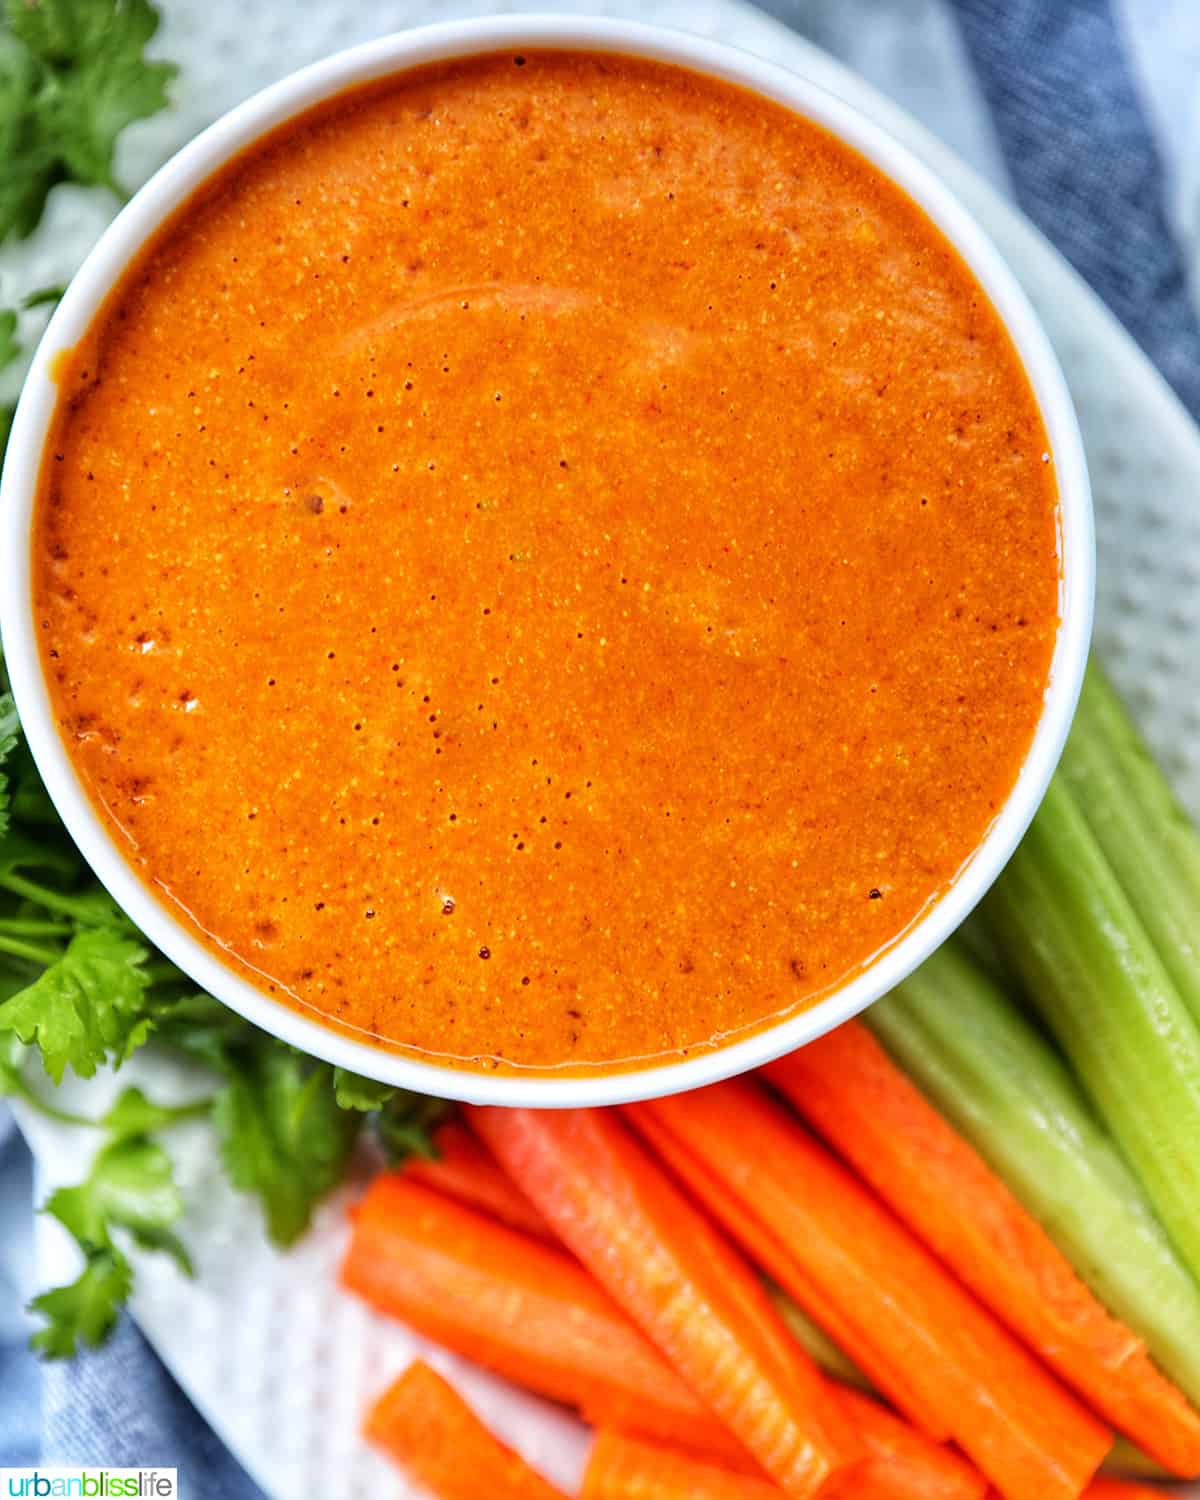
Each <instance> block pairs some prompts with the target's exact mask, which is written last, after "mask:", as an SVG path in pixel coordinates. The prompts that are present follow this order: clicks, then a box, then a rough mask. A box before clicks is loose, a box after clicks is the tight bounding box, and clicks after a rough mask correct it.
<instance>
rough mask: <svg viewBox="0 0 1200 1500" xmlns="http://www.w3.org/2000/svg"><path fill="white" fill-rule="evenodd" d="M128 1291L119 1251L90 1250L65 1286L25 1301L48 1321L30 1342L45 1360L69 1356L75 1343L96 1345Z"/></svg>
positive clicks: (110, 1326)
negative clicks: (75, 1276)
mask: <svg viewBox="0 0 1200 1500" xmlns="http://www.w3.org/2000/svg"><path fill="white" fill-rule="evenodd" d="M132 1289H133V1272H132V1271H131V1270H130V1266H129V1262H128V1260H126V1258H125V1257H124V1256H123V1255H122V1254H121V1252H120V1251H119V1250H116V1249H113V1248H112V1247H111V1246H105V1247H103V1248H101V1249H97V1250H93V1251H92V1252H91V1253H90V1254H89V1255H88V1257H87V1263H86V1265H85V1266H84V1268H83V1270H82V1272H81V1273H80V1275H79V1276H78V1277H77V1278H76V1280H74V1281H72V1282H71V1283H70V1285H69V1286H60V1287H56V1288H55V1289H54V1290H53V1291H51V1292H43V1293H42V1295H41V1296H40V1297H35V1298H34V1299H33V1301H32V1302H31V1303H30V1304H29V1310H30V1311H31V1312H39V1313H41V1314H42V1316H43V1317H44V1318H45V1319H46V1320H47V1321H46V1326H45V1327H44V1328H39V1329H38V1331H37V1332H36V1333H35V1334H34V1335H33V1338H32V1339H31V1340H30V1345H31V1347H32V1348H34V1349H36V1350H38V1351H40V1352H41V1353H42V1354H44V1355H46V1356H47V1358H49V1359H70V1357H71V1356H72V1355H73V1354H74V1353H75V1351H76V1349H77V1348H78V1346H79V1345H80V1344H81V1343H82V1344H88V1345H90V1347H91V1348H93V1349H96V1348H99V1346H100V1345H101V1344H102V1343H103V1342H104V1341H105V1339H106V1338H107V1337H108V1336H109V1334H110V1333H111V1332H112V1331H113V1328H114V1327H115V1325H116V1321H117V1315H118V1313H119V1312H120V1309H121V1307H122V1305H123V1304H124V1303H125V1301H126V1300H127V1299H128V1297H129V1293H130V1292H131V1291H132Z"/></svg>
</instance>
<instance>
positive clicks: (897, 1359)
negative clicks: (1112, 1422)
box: [640, 1082, 1111, 1500]
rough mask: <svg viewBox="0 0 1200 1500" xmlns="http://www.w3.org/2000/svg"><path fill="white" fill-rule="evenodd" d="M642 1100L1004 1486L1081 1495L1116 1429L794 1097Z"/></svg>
mask: <svg viewBox="0 0 1200 1500" xmlns="http://www.w3.org/2000/svg"><path fill="white" fill-rule="evenodd" d="M640 1108H641V1111H642V1112H649V1113H651V1114H653V1115H654V1116H655V1117H656V1118H657V1119H658V1120H659V1122H660V1123H661V1124H662V1125H664V1126H665V1127H666V1128H667V1129H668V1130H670V1131H671V1132H672V1134H674V1135H675V1137H676V1139H677V1140H679V1141H680V1142H681V1143H682V1144H683V1145H684V1146H686V1147H687V1148H688V1150H689V1151H690V1152H691V1153H692V1154H693V1155H694V1156H696V1157H699V1158H701V1159H702V1160H704V1161H705V1162H706V1163H707V1165H708V1167H709V1169H710V1170H711V1171H712V1173H713V1174H714V1175H715V1176H717V1177H719V1178H720V1179H721V1181H722V1182H723V1184H724V1185H725V1187H726V1188H728V1189H729V1190H730V1191H731V1192H733V1193H735V1194H736V1196H737V1197H738V1199H739V1200H740V1202H741V1205H742V1208H743V1209H744V1210H746V1211H747V1212H750V1213H752V1214H753V1215H754V1216H755V1217H756V1218H757V1219H758V1220H759V1221H760V1222H762V1223H764V1224H766V1225H767V1226H769V1227H770V1229H771V1230H772V1231H773V1233H774V1235H775V1237H776V1239H777V1240H778V1241H780V1242H781V1243H782V1244H783V1245H784V1246H785V1247H786V1248H787V1250H788V1252H789V1254H790V1256H791V1257H792V1258H793V1259H795V1260H796V1261H797V1262H798V1263H799V1264H800V1266H801V1267H802V1270H803V1273H804V1275H805V1277H806V1278H808V1280H809V1281H810V1282H811V1284H812V1286H813V1287H814V1289H815V1290H816V1291H817V1292H818V1293H819V1294H820V1296H821V1298H822V1299H823V1300H824V1301H828V1302H829V1303H831V1304H832V1305H834V1306H836V1307H837V1308H838V1310H839V1312H840V1313H841V1315H842V1316H843V1317H844V1318H845V1320H846V1321H847V1322H850V1323H852V1324H853V1325H854V1326H855V1327H856V1328H857V1329H858V1330H859V1332H860V1335H861V1337H863V1338H864V1339H868V1340H870V1341H871V1342H873V1343H875V1344H876V1345H878V1346H880V1347H882V1348H884V1349H885V1351H886V1357H887V1361H888V1363H889V1364H891V1365H892V1366H893V1367H895V1368H896V1369H898V1370H903V1371H904V1372H905V1375H906V1377H907V1378H908V1380H909V1381H910V1382H911V1383H912V1385H913V1387H914V1388H915V1389H916V1390H917V1392H918V1396H919V1400H920V1402H921V1404H922V1406H927V1407H929V1408H931V1409H933V1410H935V1411H937V1412H938V1413H940V1415H941V1417H942V1420H943V1421H944V1423H945V1425H946V1427H947V1428H948V1429H949V1431H950V1432H951V1434H952V1435H953V1436H954V1437H955V1439H956V1440H957V1441H958V1443H959V1444H960V1446H961V1447H962V1448H963V1449H964V1450H965V1451H966V1452H967V1454H968V1455H969V1456H970V1457H971V1458H972V1459H973V1460H974V1462H975V1463H976V1464H977V1465H978V1467H979V1468H980V1469H981V1470H982V1471H983V1473H984V1474H986V1475H987V1476H988V1478H989V1479H990V1480H991V1482H992V1483H993V1484H994V1485H995V1486H996V1487H997V1488H998V1489H999V1490H1001V1491H1002V1493H1003V1494H1005V1495H1006V1496H1008V1497H1010V1500H1029V1497H1030V1496H1033V1495H1036V1496H1037V1497H1038V1500H1076V1497H1077V1496H1079V1494H1080V1493H1081V1492H1082V1490H1083V1488H1084V1486H1085V1485H1086V1483H1087V1481H1088V1480H1089V1479H1090V1478H1091V1476H1092V1474H1093V1473H1094V1472H1095V1470H1096V1468H1097V1467H1098V1466H1099V1464H1100V1461H1101V1459H1102V1458H1103V1457H1104V1453H1105V1451H1106V1449H1107V1448H1108V1447H1109V1444H1110V1442H1111V1437H1110V1434H1109V1433H1108V1432H1107V1431H1106V1430H1105V1429H1104V1428H1103V1427H1101V1426H1100V1424H1099V1423H1097V1422H1096V1421H1095V1420H1094V1418H1093V1417H1092V1416H1091V1415H1090V1414H1089V1413H1088V1412H1087V1411H1086V1410H1085V1409H1084V1408H1083V1407H1082V1406H1080V1405H1079V1403H1078V1402H1077V1401H1076V1400H1075V1399H1074V1397H1072V1396H1071V1395H1070V1394H1069V1393H1068V1392H1067V1391H1065V1390H1064V1389H1063V1388H1062V1387H1061V1386H1060V1385H1059V1384H1058V1383H1057V1382H1056V1381H1055V1380H1054V1378H1053V1377H1052V1376H1051V1375H1050V1374H1049V1373H1048V1372H1047V1371H1046V1370H1045V1369H1044V1368H1043V1367H1042V1366H1041V1365H1039V1364H1038V1363H1037V1362H1036V1361H1035V1360H1034V1359H1033V1357H1032V1356H1031V1355H1030V1354H1029V1353H1028V1352H1027V1351H1026V1350H1025V1349H1023V1348H1022V1347H1021V1346H1020V1345H1019V1344H1017V1343H1016V1342H1015V1341H1014V1340H1013V1339H1012V1338H1011V1336H1010V1335H1009V1334H1008V1333H1007V1332H1006V1331H1005V1330H1004V1329H1003V1328H1001V1326H1000V1325H999V1324H998V1323H996V1322H995V1320H994V1319H993V1318H992V1317H991V1315H990V1314H989V1313H987V1312H986V1311H985V1309H983V1308H982V1307H980V1305H979V1304H978V1303H977V1302H976V1301H975V1300H974V1299H973V1298H972V1297H971V1296H970V1294H969V1293H967V1292H966V1291H965V1290H964V1289H963V1288H962V1287H961V1286H960V1284H959V1283H958V1282H956V1281H955V1280H953V1278H952V1277H951V1276H950V1274H949V1273H948V1272H947V1271H946V1270H945V1269H944V1268H943V1267H942V1266H941V1265H939V1264H938V1262H937V1261H935V1260H934V1259H933V1258H932V1256H931V1255H930V1254H929V1253H928V1251H926V1250H925V1249H924V1247H923V1246H921V1245H920V1244H918V1243H917V1241H915V1240H914V1239H912V1238H911V1236H910V1235H909V1234H908V1232H907V1231H906V1230H905V1229H904V1228H903V1227H902V1226H901V1225H900V1224H898V1223H897V1222H896V1221H895V1220H894V1219H893V1218H892V1217H891V1216H890V1215H889V1214H888V1212H887V1210H886V1209H884V1208H883V1207H882V1206H881V1205H880V1204H879V1203H878V1202H877V1201H876V1200H875V1199H874V1198H873V1197H872V1196H871V1195H870V1194H869V1193H868V1191H867V1190H866V1189H865V1188H864V1187H863V1186H862V1184H861V1183H859V1182H857V1181H856V1180H855V1179H854V1178H853V1177H851V1176H850V1174H849V1173H848V1172H847V1171H846V1169H845V1168H844V1167H842V1166H840V1165H839V1164H838V1163H837V1162H836V1161H835V1160H834V1159H833V1158H832V1157H831V1156H830V1155H829V1154H828V1153H827V1152H826V1151H824V1150H823V1149H822V1148H821V1147H819V1146H818V1145H817V1144H816V1142H815V1141H813V1140H812V1139H811V1137H809V1136H808V1135H807V1133H806V1132H805V1131H804V1130H803V1129H802V1128H801V1127H800V1126H799V1125H798V1124H797V1123H796V1122H795V1121H794V1120H792V1119H790V1118H789V1117H788V1116H787V1115H786V1114H785V1113H784V1112H783V1110H782V1109H780V1108H779V1107H778V1106H776V1105H774V1104H772V1103H771V1102H770V1101H769V1100H768V1099H767V1097H766V1096H765V1095H764V1094H763V1093H762V1092H761V1091H760V1090H758V1089H755V1088H754V1087H753V1086H751V1085H749V1084H747V1083H744V1082H736V1083H724V1084H717V1085H715V1086H713V1087H711V1088H707V1089H702V1090H700V1091H698V1092H697V1093H694V1094H688V1095H677V1096H675V1097H673V1098H667V1099H657V1100H653V1101H650V1102H647V1103H645V1104H643V1105H642V1106H641V1107H640ZM798 1300H799V1299H798ZM810 1311H813V1312H814V1315H815V1314H816V1313H818V1312H819V1308H810Z"/></svg>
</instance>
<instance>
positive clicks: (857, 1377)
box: [767, 1282, 875, 1395]
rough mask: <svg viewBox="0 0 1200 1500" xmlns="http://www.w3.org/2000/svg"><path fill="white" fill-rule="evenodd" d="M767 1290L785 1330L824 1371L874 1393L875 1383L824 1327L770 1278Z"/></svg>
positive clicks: (845, 1383) (861, 1389) (837, 1378)
mask: <svg viewBox="0 0 1200 1500" xmlns="http://www.w3.org/2000/svg"><path fill="white" fill-rule="evenodd" d="M767 1291H768V1292H769V1294H770V1297H771V1301H772V1302H774V1304H775V1310H776V1312H778V1314H779V1316H780V1317H781V1318H782V1319H783V1321H784V1322H785V1323H786V1324H787V1328H788V1332H789V1333H790V1334H791V1335H792V1337H793V1338H794V1339H795V1340H796V1342H797V1343H798V1344H799V1345H800V1347H801V1348H802V1349H803V1350H805V1352H806V1353H807V1354H809V1355H810V1356H811V1357H812V1358H813V1359H814V1360H815V1361H816V1362H817V1364H818V1365H820V1367H821V1369H822V1370H824V1371H825V1373H826V1375H832V1376H833V1378H834V1379H835V1380H840V1381H841V1382H842V1383H843V1384H844V1385H853V1386H857V1388H858V1389H859V1390H860V1391H866V1392H867V1393H868V1394H870V1395H874V1393H875V1387H874V1386H873V1385H872V1384H871V1382H870V1381H869V1380H868V1379H867V1377H866V1376H865V1375H864V1374H863V1372H862V1371H861V1370H860V1369H859V1368H858V1366H857V1365H856V1364H855V1363H854V1361H853V1360H852V1359H851V1358H850V1357H849V1355H846V1354H843V1353H842V1351H841V1350H840V1349H839V1348H838V1346H837V1345H836V1344H835V1343H834V1342H833V1340H832V1339H831V1338H830V1337H829V1335H828V1334H827V1333H826V1332H825V1330H824V1329H823V1328H821V1327H820V1326H819V1325H818V1324H816V1323H814V1322H813V1320H812V1319H811V1318H810V1317H809V1316H808V1314H807V1313H806V1312H805V1311H804V1310H803V1308H800V1307H798V1306H797V1305H796V1303H794V1302H793V1301H792V1299H791V1298H790V1297H789V1296H788V1294H787V1293H786V1292H785V1291H784V1290H783V1289H782V1288H781V1287H777V1286H775V1285H774V1284H773V1283H772V1282H768V1283H767Z"/></svg>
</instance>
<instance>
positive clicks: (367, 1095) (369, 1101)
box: [333, 1068, 396, 1110]
mask: <svg viewBox="0 0 1200 1500" xmlns="http://www.w3.org/2000/svg"><path fill="white" fill-rule="evenodd" d="M395 1092H396V1089H395V1086H394V1085H392V1084H389V1083H376V1082H375V1080H374V1079H373V1078H363V1077H362V1076H361V1074H358V1073H351V1071H350V1070H349V1068H334V1070H333V1093H334V1098H335V1099H336V1100H337V1102H338V1106H339V1107H340V1108H341V1109H361V1110H369V1109H378V1108H379V1107H380V1105H382V1104H386V1103H387V1102H388V1100H389V1099H390V1098H391V1097H392V1095H393V1094H394V1093H395Z"/></svg>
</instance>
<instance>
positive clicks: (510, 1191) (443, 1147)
mask: <svg viewBox="0 0 1200 1500" xmlns="http://www.w3.org/2000/svg"><path fill="white" fill-rule="evenodd" d="M433 1144H434V1147H435V1148H436V1150H437V1155H436V1156H435V1157H427V1156H410V1157H409V1158H408V1159H407V1161H406V1162H405V1163H404V1166H403V1167H402V1168H401V1169H400V1170H401V1172H402V1174H403V1175H404V1176H405V1177H407V1178H408V1179H409V1180H410V1181H411V1182H422V1183H424V1184H425V1186H426V1187H431V1188H436V1189H437V1190H438V1192H441V1193H449V1194H450V1196H451V1197H452V1198H457V1199H458V1200H459V1201H460V1202H461V1203H466V1204H469V1205H470V1206H471V1207H472V1208H478V1209H480V1210H481V1211H482V1212H483V1213H487V1214H490V1215H491V1216H492V1218H494V1219H499V1220H500V1221H501V1223H504V1224H507V1225H508V1226H509V1227H510V1228H512V1229H519V1230H521V1231H522V1232H523V1233H524V1234H536V1235H537V1236H538V1237H539V1238H541V1239H553V1234H552V1233H551V1231H550V1229H549V1228H548V1227H547V1225H546V1221H545V1220H544V1219H543V1218H542V1216H541V1214H539V1213H538V1211H537V1209H536V1208H534V1206H533V1204H532V1203H530V1201H529V1199H528V1198H526V1196H525V1194H524V1193H522V1192H521V1190H520V1189H519V1188H517V1187H515V1186H514V1185H513V1183H512V1182H510V1181H509V1179H508V1178H507V1177H506V1176H505V1175H504V1173H503V1172H502V1171H501V1170H500V1168H499V1166H498V1165H497V1164H496V1161H495V1159H494V1158H493V1157H492V1156H491V1155H490V1154H489V1153H488V1152H487V1151H486V1150H485V1149H484V1147H483V1146H482V1145H481V1144H480V1143H479V1141H477V1140H476V1138H475V1137H474V1136H473V1135H472V1134H471V1132H470V1131H469V1130H468V1129H467V1127H466V1126H465V1125H464V1124H463V1123H462V1121H461V1120H447V1121H446V1122H445V1123H444V1124H443V1125H441V1126H439V1127H438V1130H437V1133H436V1134H435V1135H434V1137H433Z"/></svg>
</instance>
